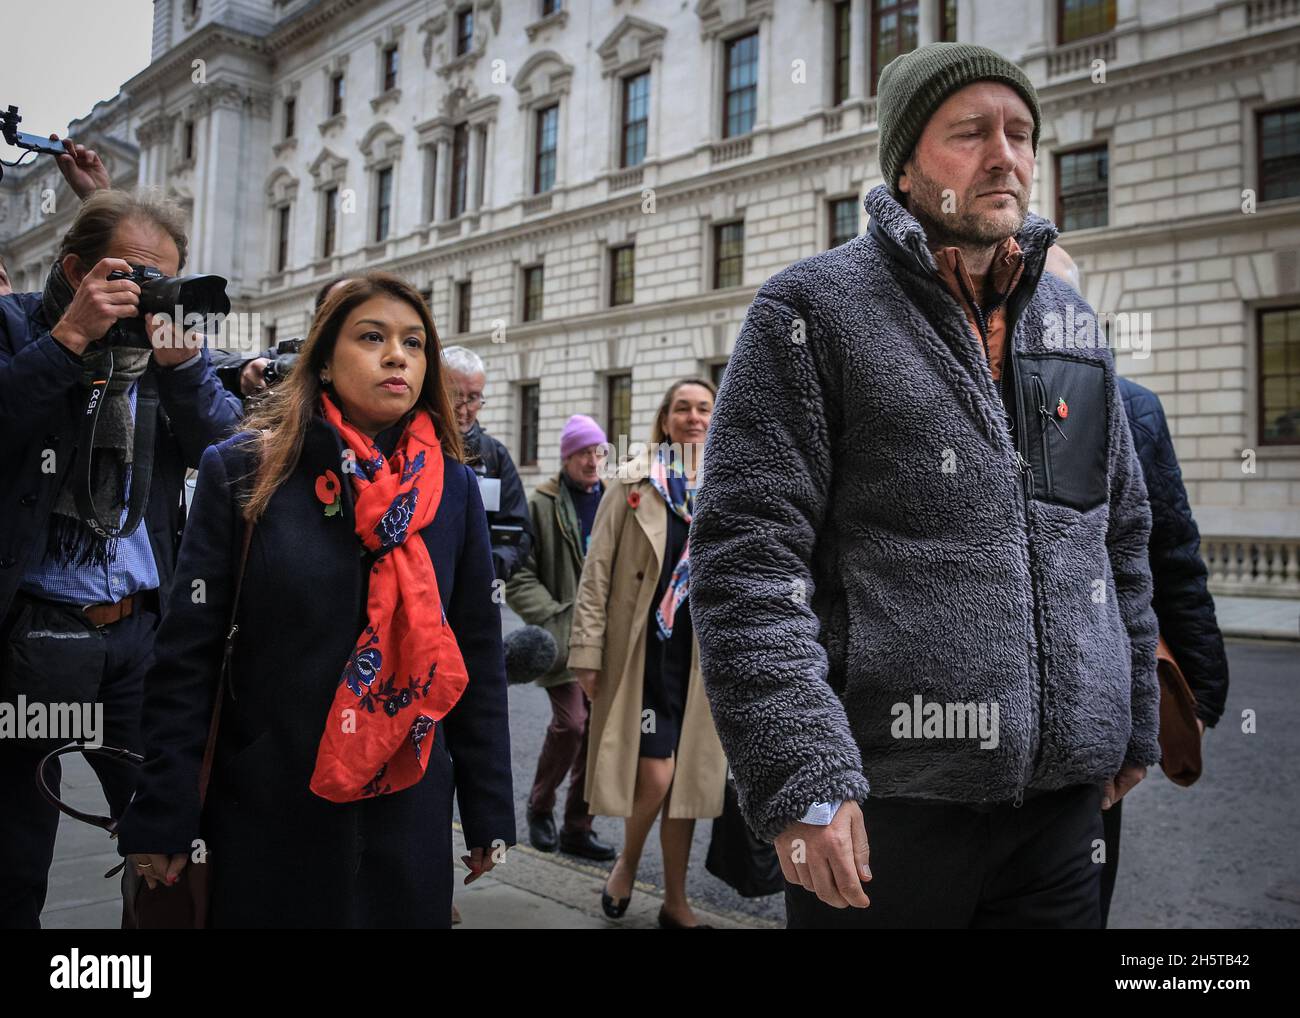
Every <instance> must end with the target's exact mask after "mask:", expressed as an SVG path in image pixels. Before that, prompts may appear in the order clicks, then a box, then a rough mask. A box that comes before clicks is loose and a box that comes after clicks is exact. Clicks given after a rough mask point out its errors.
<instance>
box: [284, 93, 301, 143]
mask: <svg viewBox="0 0 1300 1018" xmlns="http://www.w3.org/2000/svg"><path fill="white" fill-rule="evenodd" d="M297 114H298V100H297V99H293V98H289V99H286V100H285V101H284V137H285V140H286V141H287V140H288V139H290V138H292V137H293V136H294V132H295V131H296V130H297V129H298V125H297Z"/></svg>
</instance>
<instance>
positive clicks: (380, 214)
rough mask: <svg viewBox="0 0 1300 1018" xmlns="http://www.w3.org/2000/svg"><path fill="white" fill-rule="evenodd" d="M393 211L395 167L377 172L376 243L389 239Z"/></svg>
mask: <svg viewBox="0 0 1300 1018" xmlns="http://www.w3.org/2000/svg"><path fill="white" fill-rule="evenodd" d="M392 212H393V168H392V167H391V166H385V167H384V168H383V169H382V170H380V171H379V172H378V173H377V174H375V243H379V241H381V240H387V239H388V228H389V226H390V225H391V220H392Z"/></svg>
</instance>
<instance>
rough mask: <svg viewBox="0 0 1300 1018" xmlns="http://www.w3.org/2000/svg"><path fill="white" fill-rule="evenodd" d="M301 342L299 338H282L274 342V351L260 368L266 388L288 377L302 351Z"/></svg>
mask: <svg viewBox="0 0 1300 1018" xmlns="http://www.w3.org/2000/svg"><path fill="white" fill-rule="evenodd" d="M302 343H303V341H302V340H301V339H282V340H280V342H278V343H276V344H275V351H274V353H273V354H272V355H271V357H270V358H268V360H267V362H266V367H264V368H263V369H262V380H263V381H264V382H266V387H267V388H268V389H269V388H270V387H271V386H273V385H275V384H276V383H277V382H283V381H284V380H285V378H287V377H288V375H289V372H290V371H292V370H293V366H294V365H295V364H296V363H297V362H298V355H299V354H300V353H302Z"/></svg>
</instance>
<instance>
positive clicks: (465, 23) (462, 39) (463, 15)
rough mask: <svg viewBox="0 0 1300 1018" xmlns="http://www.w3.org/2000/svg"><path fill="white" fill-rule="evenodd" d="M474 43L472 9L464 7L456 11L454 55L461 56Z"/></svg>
mask: <svg viewBox="0 0 1300 1018" xmlns="http://www.w3.org/2000/svg"><path fill="white" fill-rule="evenodd" d="M473 45H474V9H473V8H472V7H464V8H462V9H461V10H459V11H457V12H456V56H458V57H463V56H464V55H465V54H466V53H468V52H469V51H470V47H471V46H473Z"/></svg>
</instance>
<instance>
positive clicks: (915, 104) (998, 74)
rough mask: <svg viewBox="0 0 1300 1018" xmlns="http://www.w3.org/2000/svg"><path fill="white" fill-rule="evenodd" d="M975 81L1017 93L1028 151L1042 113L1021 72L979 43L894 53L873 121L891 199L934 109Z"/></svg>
mask: <svg viewBox="0 0 1300 1018" xmlns="http://www.w3.org/2000/svg"><path fill="white" fill-rule="evenodd" d="M976 81H1000V82H1002V83H1003V84H1004V85H1010V86H1011V87H1012V88H1014V89H1015V90H1016V91H1017V92H1019V93H1020V96H1021V98H1023V99H1024V100H1025V102H1026V103H1027V104H1028V105H1029V111H1030V113H1032V114H1033V117H1034V139H1033V142H1034V151H1035V152H1037V151H1038V132H1039V127H1040V126H1041V121H1042V114H1041V113H1040V111H1039V109H1038V93H1037V92H1035V91H1034V86H1033V85H1032V84H1031V83H1030V81H1029V79H1028V78H1027V77H1025V72H1024V71H1022V70H1021V69H1020V68H1019V67H1017V66H1016V65H1015V64H1013V63H1012V62H1011V61H1010V60H1007V59H1006V58H1005V57H1003V56H1001V55H999V54H998V53H995V52H994V51H993V50H991V49H988V48H987V47H985V46H975V45H972V44H971V43H968V42H932V43H930V44H929V45H928V46H922V47H921V48H920V49H914V50H912V51H911V52H910V53H904V54H903V55H902V56H897V57H895V58H894V59H893V60H891V61H890V62H889V63H887V64H886V65H885V69H884V70H883V71H881V72H880V86H879V88H878V89H877V106H876V124H877V127H878V129H879V132H880V172H881V173H882V174H883V175H884V177H885V183H886V184H888V185H889V189H890V191H892V192H893V194H894V197H895V198H898V199H899V200H900V201H901V200H902V196H901V195H900V194H899V193H898V186H897V185H898V177H899V174H901V173H902V172H903V164H904V163H905V162H907V160H908V157H909V156H911V154H912V149H914V148H915V147H916V142H917V140H918V139H919V138H920V137H921V132H922V131H923V130H925V125H926V123H927V122H928V121H929V119H930V117H932V116H933V115H934V111H935V110H937V109H938V108H939V107H940V106H942V105H943V101H944V100H945V99H947V98H948V96H950V95H952V94H953V93H954V92H956V91H957V90H958V89H962V88H965V87H966V86H967V85H970V84H972V83H973V82H976Z"/></svg>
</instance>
